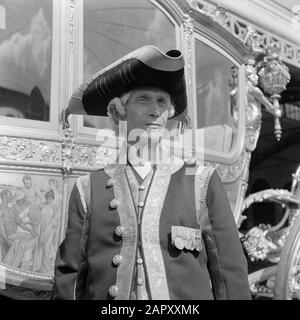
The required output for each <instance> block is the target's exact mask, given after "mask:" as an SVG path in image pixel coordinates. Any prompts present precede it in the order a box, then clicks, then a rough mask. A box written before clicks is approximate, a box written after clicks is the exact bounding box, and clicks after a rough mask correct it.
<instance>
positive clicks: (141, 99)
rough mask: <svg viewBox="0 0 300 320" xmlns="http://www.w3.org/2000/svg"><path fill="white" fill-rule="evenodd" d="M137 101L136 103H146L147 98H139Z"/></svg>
mask: <svg viewBox="0 0 300 320" xmlns="http://www.w3.org/2000/svg"><path fill="white" fill-rule="evenodd" d="M137 101H138V102H147V101H148V99H147V97H139V98H138V99H137Z"/></svg>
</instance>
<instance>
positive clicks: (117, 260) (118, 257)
mask: <svg viewBox="0 0 300 320" xmlns="http://www.w3.org/2000/svg"><path fill="white" fill-rule="evenodd" d="M121 261H122V256H121V255H120V254H116V255H115V256H114V257H113V264H114V265H116V266H119V265H120V264H121Z"/></svg>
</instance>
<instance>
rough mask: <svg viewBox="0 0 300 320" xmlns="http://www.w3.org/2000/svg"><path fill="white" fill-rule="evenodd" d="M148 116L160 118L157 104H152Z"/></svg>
mask: <svg viewBox="0 0 300 320" xmlns="http://www.w3.org/2000/svg"><path fill="white" fill-rule="evenodd" d="M149 116H151V117H154V118H158V117H159V116H160V111H159V106H158V104H157V103H152V105H151V107H150V110H149Z"/></svg>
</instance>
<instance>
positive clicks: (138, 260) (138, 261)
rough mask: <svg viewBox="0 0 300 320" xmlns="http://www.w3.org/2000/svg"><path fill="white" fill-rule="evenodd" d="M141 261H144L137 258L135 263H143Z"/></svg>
mask: <svg viewBox="0 0 300 320" xmlns="http://www.w3.org/2000/svg"><path fill="white" fill-rule="evenodd" d="M143 262H144V260H143V259H142V258H138V259H137V260H136V263H137V264H143Z"/></svg>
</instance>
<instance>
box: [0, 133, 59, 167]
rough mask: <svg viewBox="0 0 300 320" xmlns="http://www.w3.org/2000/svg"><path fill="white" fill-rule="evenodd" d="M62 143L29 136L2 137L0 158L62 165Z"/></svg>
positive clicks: (0, 138)
mask: <svg viewBox="0 0 300 320" xmlns="http://www.w3.org/2000/svg"><path fill="white" fill-rule="evenodd" d="M60 148H61V146H60V144H59V143H56V142H50V141H49V142H48V141H40V140H34V139H27V138H16V137H6V136H2V137H0V159H1V160H13V161H30V162H39V163H47V164H54V165H58V166H60V164H61V154H60Z"/></svg>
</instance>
